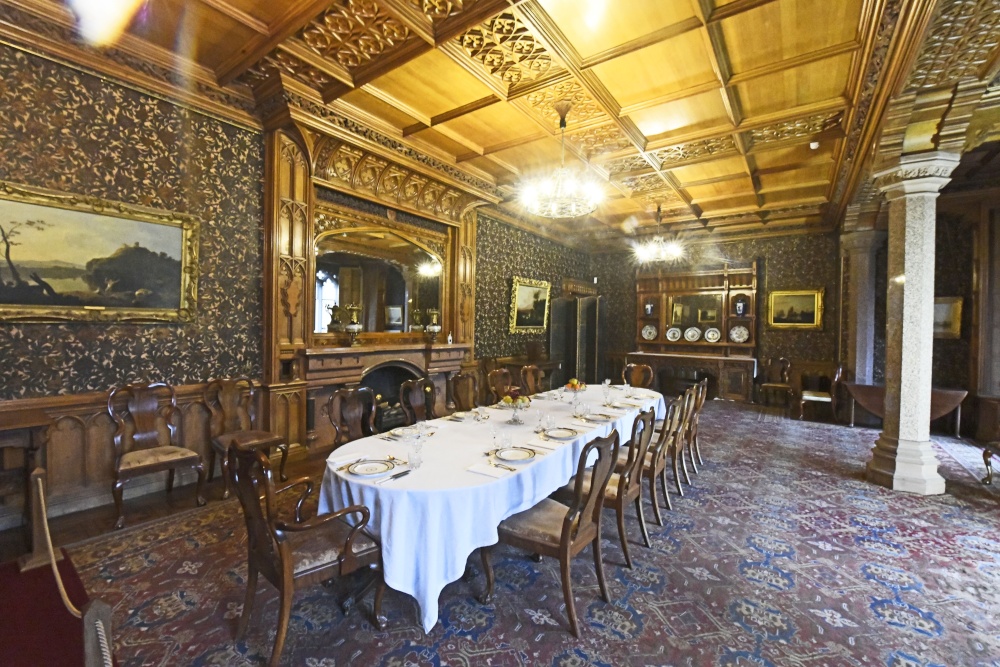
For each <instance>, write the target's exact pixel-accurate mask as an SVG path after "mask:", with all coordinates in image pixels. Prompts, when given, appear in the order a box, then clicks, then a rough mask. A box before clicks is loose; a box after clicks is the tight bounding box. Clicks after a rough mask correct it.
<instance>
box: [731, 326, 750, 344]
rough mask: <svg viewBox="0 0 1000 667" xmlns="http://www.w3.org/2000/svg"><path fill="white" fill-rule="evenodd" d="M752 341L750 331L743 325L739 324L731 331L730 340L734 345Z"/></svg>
mask: <svg viewBox="0 0 1000 667" xmlns="http://www.w3.org/2000/svg"><path fill="white" fill-rule="evenodd" d="M749 339H750V330H749V329H747V328H746V327H745V326H743V325H742V324H737V325H736V326H735V327H733V328H732V329H730V330H729V340H731V341H733V342H734V343H745V342H747V341H748V340H749Z"/></svg>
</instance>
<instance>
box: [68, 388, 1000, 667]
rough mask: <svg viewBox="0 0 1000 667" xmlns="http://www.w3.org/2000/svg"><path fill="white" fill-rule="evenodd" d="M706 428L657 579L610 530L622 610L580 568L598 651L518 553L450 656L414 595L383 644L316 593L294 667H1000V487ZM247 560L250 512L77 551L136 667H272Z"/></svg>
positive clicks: (744, 416) (138, 531)
mask: <svg viewBox="0 0 1000 667" xmlns="http://www.w3.org/2000/svg"><path fill="white" fill-rule="evenodd" d="M702 422H703V426H702V432H703V447H702V449H703V452H704V454H705V457H706V465H704V466H703V467H702V468H701V471H700V474H698V475H697V476H695V477H694V480H693V481H694V485H693V486H692V487H689V488H688V489H687V490H686V492H685V495H684V497H683V498H677V497H676V496H675V497H674V510H673V511H668V512H666V513H665V515H664V519H665V525H664V526H662V527H659V526H656V525H655V523H654V524H651V525H650V534H651V537H652V542H653V547H652V549H646V548H644V547H643V546H642V545H641V542H640V538H639V531H638V527H637V526H636V524H635V521H634V520H633V519H630V526H631V529H632V556H633V560H634V561H635V565H636V566H635V569H633V570H628V569H626V568H625V567H624V566H623V558H622V555H621V551H620V546H619V545H618V540H617V532H616V528H615V522H614V519H613V514H612V513H611V512H606V513H605V521H604V533H603V551H604V554H605V562H606V567H607V572H608V575H609V585H610V588H611V595H612V603H611V604H606V603H604V602H603V601H601V599H600V597H599V593H598V588H597V581H596V576H595V574H594V569H593V563H592V561H591V560H590V558H589V557H586V553H585V554H581V557H579V558H577V559H576V561H575V562H574V569H573V580H574V589H575V593H576V601H577V602H576V604H577V611H578V613H579V614H580V617H581V619H580V620H581V632H582V638H581V639H580V640H576V639H574V638H573V636H572V635H570V634H569V632H568V631H567V624H566V615H565V610H564V608H563V596H562V591H561V587H560V583H559V571H558V564H557V563H556V562H555V561H553V560H551V559H545V560H543V561H542V562H541V563H537V564H536V563H534V562H532V561H531V560H529V559H528V558H526V557H525V555H524V554H522V553H519V552H517V551H515V550H512V549H507V548H502V549H498V550H497V552H496V558H495V561H494V562H495V565H496V570H497V595H496V601H495V602H494V603H493V604H491V605H481V604H480V603H479V602H477V601H476V598H475V596H476V595H477V594H478V593H479V592H480V590H481V589H482V587H483V577H482V576H481V575H479V576H477V577H476V578H475V579H473V580H471V581H458V582H455V583H454V584H452V585H450V586H449V587H447V588H446V589H445V590H444V592H443V594H442V595H441V600H440V609H441V622H440V623H439V624H438V625H437V626H436V627H435V628H434V630H433V631H432V632H431V633H430V634H429V635H426V634H424V632H423V631H422V630H421V629H420V628H419V627H418V625H417V621H416V608H415V605H414V603H413V602H412V600H410V599H409V598H408V597H407V596H404V595H402V594H400V593H395V592H393V591H389V592H388V593H387V594H386V600H385V611H386V612H387V614H388V616H389V624H388V627H387V629H386V630H385V631H384V632H379V631H376V630H375V629H373V628H372V626H370V625H369V623H368V620H367V609H368V605H370V599H369V600H365V601H364V603H363V604H362V606H361V608H356V609H354V610H353V611H352V612H351V613H350V614H348V615H347V616H346V617H345V616H344V615H343V614H342V613H341V612H340V610H339V607H338V606H337V604H336V603H337V600H338V599H339V594H338V592H337V591H335V590H333V589H326V588H323V587H321V586H317V587H315V588H313V589H308V590H305V591H301V592H300V593H299V594H298V595H297V596H296V599H295V604H294V606H293V609H292V620H291V624H290V630H289V638H288V643H287V644H286V647H285V652H284V661H283V664H288V665H308V666H310V667H334V666H339V665H362V666H364V667H375V666H382V665H385V666H391V667H404V666H407V667H408V666H414V667H418V666H419V667H424V666H435V665H462V666H474V665H490V666H492V667H501V666H503V667H506V666H509V665H555V666H563V667H584V666H587V665H606V666H613V667H618V666H624V665H636V666H647V665H655V666H665V665H676V666H680V665H733V666H736V665H738V666H744V667H751V666H764V665H776V666H785V665H795V666H802V667H812V666H817V667H819V666H823V665H825V666H831V667H833V666H840V665H872V666H876V665H877V666H885V665H888V666H890V667H929V666H931V665H963V666H964V665H970V666H971V665H1000V497H998V496H997V495H996V494H994V492H993V491H992V490H990V489H987V488H986V487H983V486H981V485H980V483H979V481H978V479H977V477H979V476H981V474H982V470H981V469H980V470H976V471H974V473H975V476H974V475H973V473H971V472H970V471H969V470H967V469H966V468H964V467H962V466H961V465H959V463H957V462H956V460H955V459H954V458H953V457H952V456H951V455H949V454H948V453H947V450H946V449H941V448H939V452H938V454H939V457H940V458H941V460H942V464H941V472H942V474H943V475H944V476H945V478H946V479H947V480H948V493H947V494H946V495H944V496H939V497H919V496H912V495H905V494H900V493H892V492H890V491H888V490H886V489H883V488H880V487H876V486H873V485H870V484H867V483H865V481H864V464H865V462H866V461H867V460H868V458H869V456H870V455H869V449H870V447H871V443H872V442H873V440H874V439H875V437H876V435H877V433H876V431H873V430H869V429H860V428H859V429H848V428H845V427H841V426H833V425H829V424H820V423H812V422H798V421H793V420H789V419H773V420H772V419H768V420H765V421H762V420H760V419H759V418H758V413H757V412H756V411H754V410H753V409H748V408H743V407H741V406H738V405H733V404H723V403H718V402H710V403H708V404H707V405H706V407H705V413H704V416H703V419H702ZM956 447H958V448H960V447H967V446H965V445H962V444H961V443H958V442H957V441H954V442H952V443H950V444H949V445H948V449H949V450H950V449H955V448H956ZM971 456H972V454H970V457H971ZM647 509H648V508H647ZM647 516H649V514H647ZM245 540H246V535H245V530H244V528H243V524H242V516H241V513H240V510H239V505H238V504H236V503H235V502H223V503H220V502H214V503H211V504H210V505H208V506H207V507H205V508H201V509H199V510H194V511H191V512H189V513H187V514H184V515H180V516H175V517H172V518H170V519H165V520H161V521H159V522H156V523H152V524H149V525H147V526H140V527H136V528H134V529H132V530H130V531H126V532H124V533H121V534H116V535H112V536H109V537H103V538H100V539H98V540H96V541H93V542H90V543H86V544H82V545H78V546H77V547H75V548H73V549H71V550H70V551H71V554H72V557H73V562H74V563H76V565H77V568H78V570H79V572H80V576H81V579H82V580H83V582H84V585H85V586H86V588H87V590H88V591H89V592H90V593H91V594H93V595H98V596H100V597H102V598H104V599H105V600H107V601H108V602H109V603H111V604H112V605H113V606H114V608H115V640H116V641H115V643H116V653H117V657H118V659H119V661H120V663H121V664H122V665H259V664H263V663H264V662H266V659H267V657H268V656H269V655H270V650H271V646H272V641H273V636H274V626H275V620H276V617H277V604H276V601H277V599H276V595H275V592H274V589H273V588H271V587H270V585H269V584H266V583H264V582H263V581H262V583H261V585H260V592H258V598H257V604H256V606H255V609H254V615H253V620H252V622H251V626H250V632H249V633H248V635H247V638H246V641H245V642H236V641H234V639H233V636H234V633H235V628H236V623H237V619H238V617H239V614H240V611H241V606H242V599H243V591H244V578H245V576H246V564H245V552H244V549H245ZM472 562H473V563H474V564H475V565H478V557H474V558H473V559H472ZM477 571H478V568H477Z"/></svg>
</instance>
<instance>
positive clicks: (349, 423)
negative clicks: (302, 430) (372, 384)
mask: <svg viewBox="0 0 1000 667" xmlns="http://www.w3.org/2000/svg"><path fill="white" fill-rule="evenodd" d="M326 407H327V414H328V415H329V416H330V423H331V424H333V428H334V429H335V430H336V431H337V439H336V444H338V445H342V444H344V443H345V442H352V441H354V440H358V439H360V438H366V437H368V436H370V435H375V434H376V433H378V431H377V430H376V429H375V392H374V391H372V390H371V389H369V388H368V387H353V388H350V389H338V390H337V391H335V392H333V394H331V395H330V400H329V401H328V402H327V406H326Z"/></svg>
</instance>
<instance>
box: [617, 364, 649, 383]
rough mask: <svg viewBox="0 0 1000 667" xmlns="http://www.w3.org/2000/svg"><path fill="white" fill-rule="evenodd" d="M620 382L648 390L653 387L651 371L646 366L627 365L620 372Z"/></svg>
mask: <svg viewBox="0 0 1000 667" xmlns="http://www.w3.org/2000/svg"><path fill="white" fill-rule="evenodd" d="M622 382H624V383H625V384H629V385H632V386H633V387H641V388H643V389H649V388H650V387H652V386H653V369H652V368H650V367H649V366H647V365H646V364H628V365H626V366H625V370H623V371H622Z"/></svg>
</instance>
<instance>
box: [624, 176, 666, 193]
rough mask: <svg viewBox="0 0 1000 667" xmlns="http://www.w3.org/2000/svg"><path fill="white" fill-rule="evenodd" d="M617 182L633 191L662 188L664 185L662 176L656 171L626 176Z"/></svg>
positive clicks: (648, 190) (649, 190)
mask: <svg viewBox="0 0 1000 667" xmlns="http://www.w3.org/2000/svg"><path fill="white" fill-rule="evenodd" d="M619 182H620V183H621V184H622V185H623V186H625V187H626V188H628V189H629V190H631V191H632V192H633V193H639V192H651V191H653V190H662V189H663V188H664V186H665V185H666V183H664V181H663V178H662V177H661V176H660V175H659V174H656V173H653V174H642V175H640V176H628V177H626V178H623V179H622V180H621V181H619Z"/></svg>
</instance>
